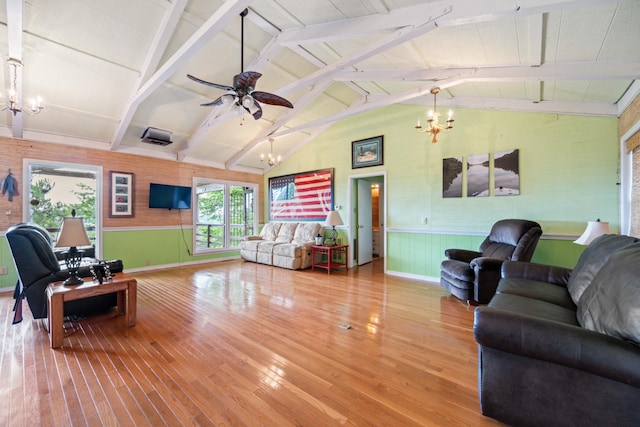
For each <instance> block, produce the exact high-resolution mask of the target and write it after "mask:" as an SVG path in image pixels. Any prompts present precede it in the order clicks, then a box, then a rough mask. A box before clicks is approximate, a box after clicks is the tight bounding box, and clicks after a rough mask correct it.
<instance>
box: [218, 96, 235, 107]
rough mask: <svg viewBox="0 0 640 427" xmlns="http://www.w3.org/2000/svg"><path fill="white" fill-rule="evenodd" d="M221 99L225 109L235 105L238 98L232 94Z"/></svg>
mask: <svg viewBox="0 0 640 427" xmlns="http://www.w3.org/2000/svg"><path fill="white" fill-rule="evenodd" d="M220 98H221V99H222V104H223V105H224V106H225V107H231V106H232V105H233V104H235V103H236V97H235V96H234V95H231V94H227V95H222V96H221V97H220Z"/></svg>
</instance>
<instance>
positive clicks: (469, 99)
mask: <svg viewBox="0 0 640 427" xmlns="http://www.w3.org/2000/svg"><path fill="white" fill-rule="evenodd" d="M245 8H249V13H248V15H247V16H246V18H245V21H244V23H245V25H244V27H245V32H244V34H245V37H244V44H245V46H244V68H245V70H252V71H258V72H261V73H263V76H262V78H261V79H260V80H259V81H258V84H257V90H261V91H266V92H273V93H276V94H278V95H281V96H283V97H285V98H287V99H289V100H290V101H291V102H292V103H293V104H294V109H292V110H291V109H288V108H283V107H278V106H270V105H263V116H262V118H261V119H260V120H257V121H255V120H254V119H253V117H251V116H250V115H249V114H244V115H242V116H241V115H238V114H237V113H234V111H233V110H225V108H224V107H201V106H200V105H199V104H202V103H206V102H210V101H212V100H213V99H215V98H217V97H219V96H220V95H222V94H223V93H224V92H223V91H221V90H219V89H216V88H213V87H208V86H204V85H200V84H198V83H195V82H193V81H191V80H189V79H187V77H186V75H187V74H192V75H195V76H197V77H199V78H201V79H203V80H207V81H210V82H215V83H219V84H223V85H231V84H232V82H233V76H234V75H236V74H238V73H239V71H240V61H241V55H240V52H241V48H240V47H241V44H240V36H241V21H242V19H241V17H240V12H241V11H242V10H244V9H245ZM0 21H1V22H2V26H1V27H0V49H2V60H3V64H2V67H0V81H2V82H3V83H4V88H5V89H4V90H0V95H1V96H2V97H1V98H0V102H7V97H8V95H7V89H8V88H9V87H10V86H11V83H10V81H9V80H10V78H9V65H8V62H7V61H8V59H9V58H15V59H20V60H21V61H22V62H23V64H24V66H23V67H22V70H21V74H22V75H21V76H19V78H21V81H22V85H21V86H22V88H21V89H22V91H21V93H20V92H19V96H20V97H21V98H22V99H23V102H25V104H27V103H28V99H29V98H31V97H34V96H36V95H40V96H42V99H43V104H44V107H45V109H44V110H43V111H42V113H41V114H39V115H36V116H30V115H27V114H25V113H18V114H17V115H13V114H12V113H11V112H9V111H8V110H7V111H5V112H2V113H0V135H2V136H7V137H11V136H13V137H22V138H25V139H31V140H40V141H51V142H65V143H72V144H80V145H84V146H89V147H94V148H103V149H109V150H116V151H122V152H128V153H134V154H142V155H147V156H154V157H162V158H170V159H177V160H180V161H187V162H194V163H200V164H206V165H211V166H215V167H219V168H225V169H231V170H244V171H249V172H255V173H263V171H264V169H265V165H264V164H262V163H261V162H260V154H261V153H268V152H269V138H274V139H275V142H274V151H275V152H276V153H278V154H283V155H284V156H285V157H286V156H287V155H290V154H291V153H292V152H294V151H295V150H297V149H299V148H300V147H302V146H303V145H304V144H307V143H309V142H310V141H312V140H313V139H314V138H315V137H317V136H318V135H319V134H320V133H322V132H323V131H324V130H326V129H327V128H328V127H330V126H331V125H333V124H334V123H335V122H336V121H339V120H340V119H342V118H344V117H348V116H350V115H353V114H358V113H360V112H363V111H367V110H371V109H374V108H380V107H383V106H385V105H390V104H395V103H419V104H427V105H430V104H431V103H432V102H433V98H432V96H431V95H429V91H430V89H431V88H432V87H433V86H439V87H441V88H442V89H443V90H442V92H441V94H440V95H439V96H438V105H443V106H447V105H451V106H455V107H472V108H502V109H512V110H523V111H548V112H559V113H563V112H564V113H570V114H588V115H606V116H617V115H618V114H619V108H620V107H619V105H618V102H619V101H620V100H621V99H625V98H624V97H625V94H627V97H628V96H629V95H628V93H629V92H630V90H634V91H635V90H637V89H635V88H636V86H637V85H634V84H633V83H634V80H636V79H640V24H639V23H640V1H638V0H627V1H608V0H573V1H572V0H491V1H489V0H483V1H477V0H451V1H431V0H428V1H419V0H304V1H301V0H255V1H251V0H227V1H220V0H171V1H168V0H65V1H51V0H26V1H21V0H3V1H2V8H1V10H0ZM18 83H19V82H18ZM0 89H1V88H0ZM149 126H151V127H156V128H160V129H164V130H167V131H169V132H172V141H173V143H172V144H170V145H168V146H165V147H162V146H158V145H152V144H148V143H144V142H141V139H140V137H141V135H142V133H143V131H144V129H146V128H147V127H149Z"/></svg>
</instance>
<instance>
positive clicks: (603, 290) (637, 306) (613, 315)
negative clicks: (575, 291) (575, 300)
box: [577, 244, 640, 345]
mask: <svg viewBox="0 0 640 427" xmlns="http://www.w3.org/2000/svg"><path fill="white" fill-rule="evenodd" d="M638 278H640V244H635V245H632V246H629V247H627V248H624V249H621V250H619V251H618V252H616V253H615V254H613V255H612V256H611V258H610V259H609V261H608V262H607V263H606V264H605V265H604V266H603V267H602V268H601V269H600V271H599V272H598V274H596V277H594V278H593V282H592V283H591V285H590V286H589V287H588V288H587V289H586V290H585V291H584V294H582V298H580V304H578V313H577V318H578V322H579V323H580V325H582V327H583V328H586V329H590V330H592V331H597V332H601V333H603V334H607V335H611V336H614V337H618V338H622V339H624V340H628V341H633V342H635V343H636V344H638V345H640V280H638Z"/></svg>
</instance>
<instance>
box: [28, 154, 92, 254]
mask: <svg viewBox="0 0 640 427" xmlns="http://www.w3.org/2000/svg"><path fill="white" fill-rule="evenodd" d="M24 171H25V174H26V176H25V182H27V183H28V186H29V187H28V188H29V193H28V197H25V198H24V203H25V204H24V209H23V212H24V216H25V218H24V220H25V221H26V222H34V223H36V224H38V225H40V226H42V227H44V228H46V229H47V230H48V231H49V233H50V234H51V237H52V238H53V239H54V241H55V239H56V238H57V234H58V229H59V227H60V224H62V219H63V218H64V217H65V216H71V211H72V210H75V211H76V216H80V217H82V218H83V222H84V225H85V228H86V229H87V234H88V235H89V239H90V240H91V242H92V244H93V245H94V246H95V248H96V256H98V253H99V252H100V250H99V248H100V245H99V242H100V233H99V224H101V223H102V221H101V219H102V217H101V209H100V206H101V204H100V200H102V196H101V195H102V191H101V187H102V168H101V167H98V166H90V165H79V164H72V163H54V162H46V161H41V160H28V159H25V161H24Z"/></svg>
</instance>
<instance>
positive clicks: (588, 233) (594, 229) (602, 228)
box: [573, 219, 609, 245]
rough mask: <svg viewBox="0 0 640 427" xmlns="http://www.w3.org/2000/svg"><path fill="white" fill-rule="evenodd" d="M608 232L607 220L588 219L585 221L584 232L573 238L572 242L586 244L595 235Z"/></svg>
mask: <svg viewBox="0 0 640 427" xmlns="http://www.w3.org/2000/svg"><path fill="white" fill-rule="evenodd" d="M608 233H609V223H608V222H601V221H600V220H599V219H598V220H597V221H589V222H588V223H587V228H586V230H584V233H582V236H580V237H578V239H577V240H574V242H573V243H577V244H579V245H588V244H589V243H591V241H592V240H593V239H595V238H596V237H598V236H601V235H603V234H608Z"/></svg>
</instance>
